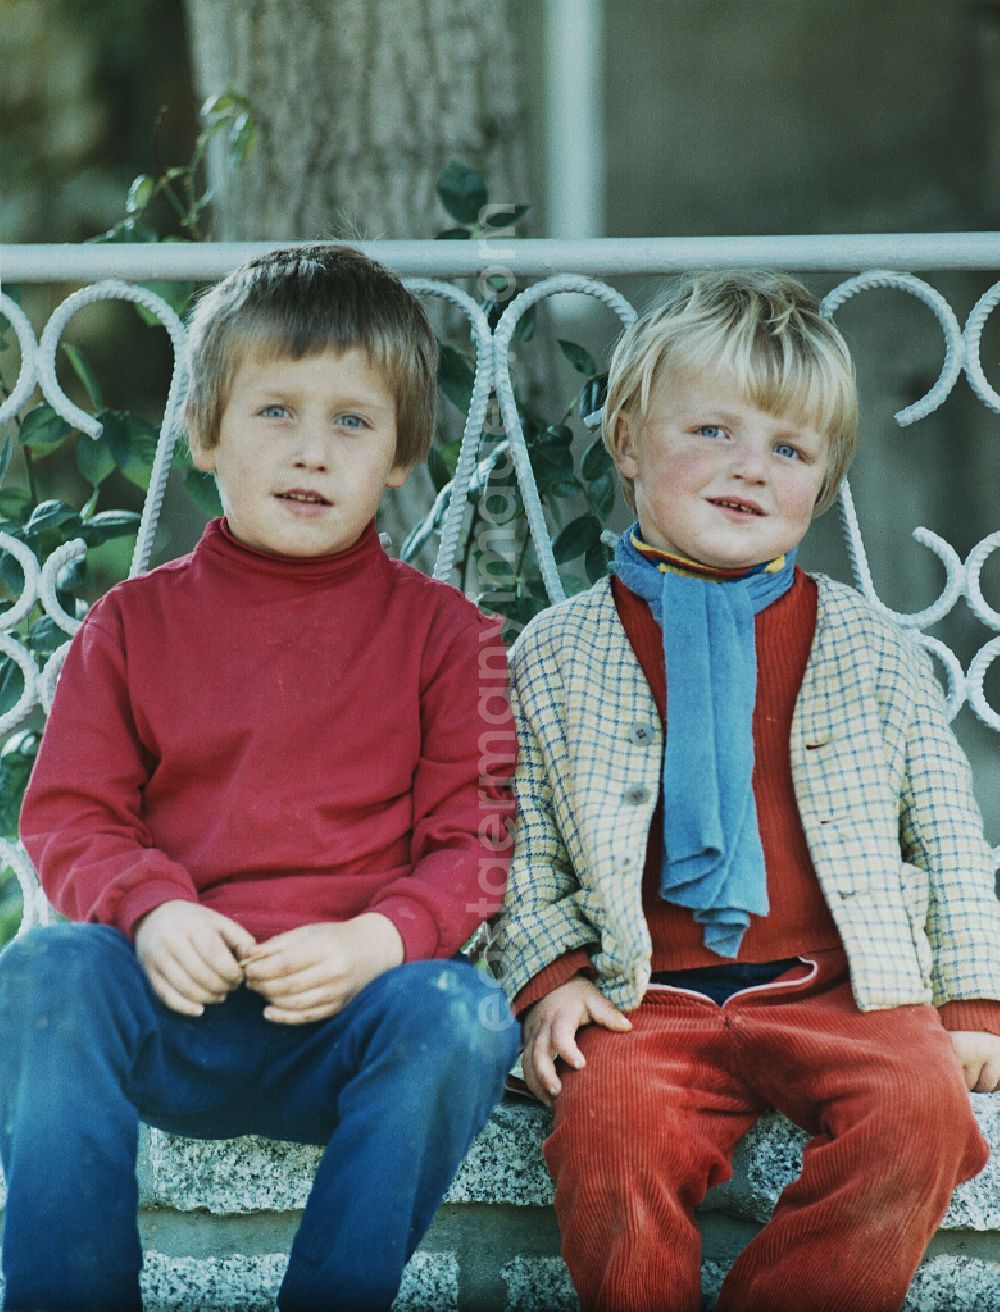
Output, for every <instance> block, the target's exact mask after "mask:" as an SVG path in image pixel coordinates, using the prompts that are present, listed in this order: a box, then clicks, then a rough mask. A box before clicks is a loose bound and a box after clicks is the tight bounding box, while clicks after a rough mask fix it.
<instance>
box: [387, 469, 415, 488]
mask: <svg viewBox="0 0 1000 1312" xmlns="http://www.w3.org/2000/svg"><path fill="white" fill-rule="evenodd" d="M412 468H413V466H412V465H393V467H392V468H391V469H390V470H389V473H388V474H387V475H386V480H385V485H386V487H402V486H403V484H404V483H405V482H406V480H407V479H408V478H409V477H410V470H411V469H412Z"/></svg>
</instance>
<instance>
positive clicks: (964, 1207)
mask: <svg viewBox="0 0 1000 1312" xmlns="http://www.w3.org/2000/svg"><path fill="white" fill-rule="evenodd" d="M972 1102H973V1107H974V1110H975V1113H976V1119H977V1120H978V1122H979V1128H980V1129H981V1130H982V1132H983V1135H984V1137H985V1138H986V1140H987V1142H988V1143H989V1145H990V1152H991V1157H990V1161H989V1163H988V1164H987V1166H986V1169H985V1170H984V1171H982V1172H981V1173H980V1174H979V1175H978V1176H976V1178H975V1179H974V1180H970V1181H968V1182H967V1183H966V1184H964V1185H960V1186H959V1188H958V1189H956V1190H955V1194H954V1197H953V1198H952V1201H951V1206H950V1207H949V1208H948V1213H947V1215H946V1216H945V1219H944V1221H943V1222H942V1225H941V1229H942V1230H978V1231H994V1232H996V1233H997V1234H998V1236H1000V1096H998V1095H996V1094H985V1093H976V1094H973V1095H972ZM807 1141H808V1136H807V1135H806V1134H805V1133H804V1132H803V1131H802V1130H799V1129H798V1128H797V1127H796V1126H794V1125H792V1124H791V1123H790V1122H789V1121H787V1120H785V1118H784V1117H783V1116H779V1115H777V1114H772V1115H769V1116H764V1117H762V1118H761V1119H760V1121H758V1122H757V1124H756V1125H755V1126H754V1127H753V1129H752V1130H751V1131H750V1133H749V1134H748V1135H747V1136H746V1137H745V1138H744V1139H743V1140H742V1142H741V1143H740V1144H739V1146H738V1147H737V1149H736V1154H735V1157H734V1159H733V1178H732V1179H731V1180H729V1181H727V1182H726V1183H725V1184H723V1185H719V1186H718V1187H717V1188H716V1189H713V1190H712V1191H711V1192H710V1193H709V1195H708V1197H707V1198H706V1200H705V1204H704V1206H705V1207H706V1208H707V1209H709V1210H716V1209H718V1210H722V1211H726V1212H730V1213H733V1214H735V1215H737V1216H741V1217H746V1218H747V1219H748V1220H753V1221H758V1222H761V1223H763V1222H764V1221H766V1220H767V1219H768V1217H769V1216H770V1215H771V1210H772V1208H773V1207H774V1204H775V1202H776V1201H777V1198H778V1195H779V1194H780V1193H781V1191H782V1189H784V1187H785V1185H787V1184H789V1183H790V1182H791V1181H792V1180H794V1179H795V1177H796V1176H797V1175H798V1174H799V1171H800V1170H801V1169H802V1149H803V1147H804V1146H805V1144H806V1143H807Z"/></svg>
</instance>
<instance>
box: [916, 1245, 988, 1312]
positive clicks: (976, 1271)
mask: <svg viewBox="0 0 1000 1312" xmlns="http://www.w3.org/2000/svg"><path fill="white" fill-rule="evenodd" d="M903 1312H1000V1253H998V1257H997V1261H996V1262H983V1261H978V1260H976V1259H973V1258H962V1257H932V1258H929V1259H928V1260H927V1261H926V1262H924V1264H923V1265H922V1266H921V1268H920V1270H919V1271H918V1272H917V1274H916V1275H915V1276H914V1278H913V1283H912V1284H911V1285H910V1292H909V1293H908V1294H907V1296H906V1302H905V1303H904V1304H903Z"/></svg>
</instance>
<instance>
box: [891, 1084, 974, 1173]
mask: <svg viewBox="0 0 1000 1312" xmlns="http://www.w3.org/2000/svg"><path fill="white" fill-rule="evenodd" d="M871 1115H872V1116H873V1119H874V1121H875V1130H874V1136H873V1137H874V1138H876V1139H877V1140H878V1143H879V1147H878V1149H877V1151H878V1155H879V1159H880V1161H882V1162H883V1163H884V1164H885V1169H887V1170H888V1171H890V1172H892V1173H895V1174H898V1175H900V1176H913V1177H914V1179H915V1180H917V1181H919V1180H927V1179H929V1178H932V1177H934V1176H936V1174H937V1173H938V1171H939V1170H940V1169H946V1170H949V1171H950V1170H951V1168H953V1167H957V1168H960V1169H962V1171H963V1177H964V1175H968V1174H974V1173H975V1172H976V1171H978V1170H980V1169H981V1168H982V1166H983V1165H985V1155H984V1145H983V1138H982V1135H981V1134H980V1131H979V1127H978V1125H977V1123H976V1118H975V1115H974V1114H973V1111H972V1104H971V1103H970V1101H969V1094H968V1091H967V1090H966V1088H965V1086H964V1084H963V1082H962V1080H961V1078H960V1077H959V1076H958V1074H957V1072H955V1071H953V1070H952V1069H951V1068H950V1067H949V1066H937V1065H928V1066H927V1067H925V1069H924V1070H923V1072H922V1073H921V1076H920V1078H919V1079H901V1080H898V1081H896V1082H895V1083H894V1084H893V1085H892V1086H891V1087H889V1088H888V1089H884V1090H881V1091H880V1096H879V1098H878V1102H877V1105H876V1107H874V1108H873V1109H872V1112H871Z"/></svg>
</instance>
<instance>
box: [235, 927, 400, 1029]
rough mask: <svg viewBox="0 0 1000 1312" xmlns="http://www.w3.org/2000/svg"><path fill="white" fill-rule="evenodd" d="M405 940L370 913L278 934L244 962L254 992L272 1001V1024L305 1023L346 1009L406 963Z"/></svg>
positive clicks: (267, 1013)
mask: <svg viewBox="0 0 1000 1312" xmlns="http://www.w3.org/2000/svg"><path fill="white" fill-rule="evenodd" d="M404 955H405V954H404V951H403V940H402V939H401V938H400V936H399V931H398V930H397V929H396V926H395V925H394V924H393V923H392V921H391V920H389V919H388V917H386V916H380V915H379V914H378V913H377V912H373V911H368V912H365V914H364V915H361V916H355V917H354V919H353V920H345V921H343V922H342V923H339V924H338V923H333V922H327V921H324V922H322V923H320V924H316V925H302V926H300V927H299V928H298V929H290V930H288V932H287V933H285V934H278V935H276V936H275V937H274V938H271V939H268V940H267V942H266V943H261V944H260V945H259V946H257V947H255V948H253V950H252V951H250V952H248V953H247V954H246V955H245V956H244V957H243V960H242V965H243V969H244V972H245V975H246V982H247V986H248V987H249V988H252V989H255V990H256V991H257V992H258V993H261V994H263V996H264V997H265V998H266V999H267V1001H268V1004H269V1005H268V1006H267V1007H265V1008H264V1016H265V1018H266V1019H267V1020H273V1021H277V1022H278V1023H279V1024H281V1025H305V1024H306V1023H307V1022H309V1021H314V1020H326V1018H327V1017H328V1016H335V1015H336V1014H337V1012H338V1011H341V1010H343V1008H344V1007H346V1005H347V1004H348V1003H349V1002H350V1000H351V999H352V998H353V997H354V996H355V994H357V993H360V992H361V990H362V989H363V988H364V986H365V985H366V984H368V983H370V982H371V981H372V980H373V979H375V977H376V976H377V975H381V974H382V973H383V972H384V971H387V970H390V969H391V968H392V967H393V966H398V965H401V964H402V961H403V957H404Z"/></svg>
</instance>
